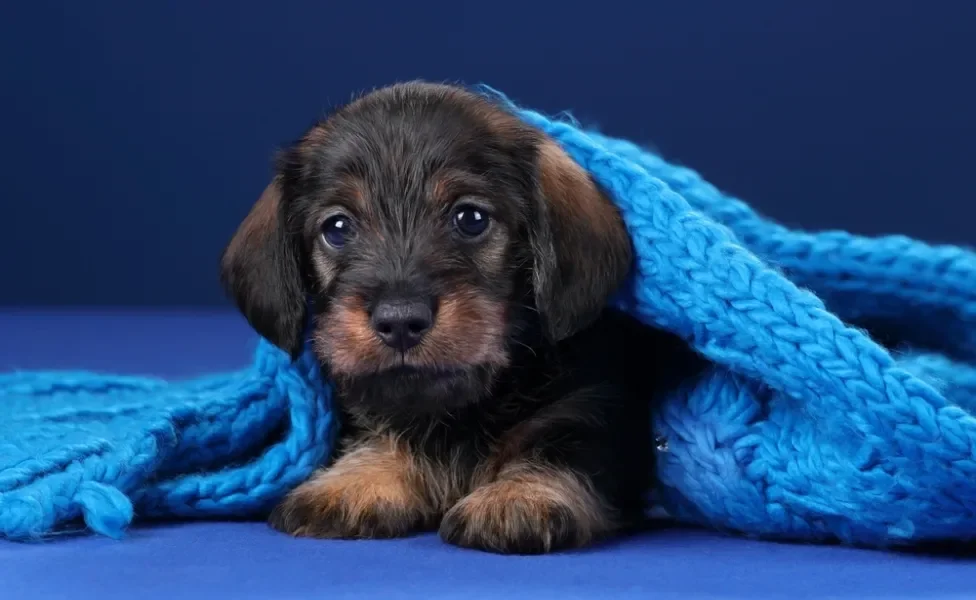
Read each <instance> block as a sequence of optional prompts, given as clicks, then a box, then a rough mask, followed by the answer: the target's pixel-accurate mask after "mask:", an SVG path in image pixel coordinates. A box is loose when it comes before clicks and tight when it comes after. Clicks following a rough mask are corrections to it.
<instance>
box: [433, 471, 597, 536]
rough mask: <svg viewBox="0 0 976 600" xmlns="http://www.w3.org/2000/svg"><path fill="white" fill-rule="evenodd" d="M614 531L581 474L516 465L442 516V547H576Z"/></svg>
mask: <svg viewBox="0 0 976 600" xmlns="http://www.w3.org/2000/svg"><path fill="white" fill-rule="evenodd" d="M614 528H615V523H614V513H613V510H612V509H611V508H610V507H609V506H607V504H606V502H605V500H604V499H603V498H601V497H600V495H599V493H598V492H596V490H594V489H593V485H592V482H591V481H590V480H589V478H588V477H587V476H586V475H582V474H580V473H577V472H575V471H573V470H572V469H571V468H569V467H566V466H556V465H550V464H545V463H539V462H533V461H531V460H521V461H519V462H516V463H512V464H510V465H509V466H508V467H506V468H505V469H504V470H503V471H502V473H501V474H500V475H499V477H498V479H497V480H495V481H493V482H491V483H489V484H487V485H484V486H481V487H479V488H477V489H475V490H474V491H473V492H472V493H471V494H469V495H468V496H465V497H464V498H462V499H461V501H460V502H458V503H457V504H455V505H454V507H453V508H451V510H449V511H448V512H447V514H446V515H445V516H444V519H443V521H442V522H441V527H440V535H441V537H442V539H444V540H445V541H446V542H449V543H452V544H456V545H458V546H463V547H467V548H473V549H478V550H487V551H491V552H499V553H503V554H542V553H546V552H550V551H553V550H560V549H564V548H571V547H580V546H584V545H586V544H588V543H589V542H590V541H592V540H594V539H596V538H598V537H602V536H603V535H605V534H607V533H609V532H611V531H612V530H613V529H614Z"/></svg>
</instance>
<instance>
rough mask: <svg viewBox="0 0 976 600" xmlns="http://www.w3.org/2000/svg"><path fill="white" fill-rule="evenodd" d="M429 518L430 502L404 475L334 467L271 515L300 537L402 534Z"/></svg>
mask: <svg viewBox="0 0 976 600" xmlns="http://www.w3.org/2000/svg"><path fill="white" fill-rule="evenodd" d="M427 521H429V514H428V511H427V510H425V505H424V503H423V502H422V500H421V498H420V497H419V495H418V494H417V493H416V492H415V490H413V489H411V488H410V486H408V485H407V483H406V482H405V481H403V480H402V479H400V478H397V477H382V476H380V477H377V473H375V472H374V473H363V474H356V473H354V472H352V473H350V472H338V473H330V472H329V471H325V472H324V473H322V474H321V475H319V476H317V477H315V478H314V479H311V480H310V481H308V482H306V483H304V484H302V485H300V486H298V487H297V488H295V490H294V491H292V492H291V493H290V494H289V495H288V496H287V497H286V498H285V499H284V500H282V502H281V503H280V504H278V506H277V507H276V508H275V509H274V510H273V511H272V513H271V517H270V519H269V522H270V524H271V526H272V527H274V528H275V529H277V530H278V531H282V532H284V533H287V534H290V535H294V536H296V537H312V538H333V539H370V538H393V537H401V536H405V535H407V534H409V533H411V532H413V531H416V530H417V529H420V528H421V527H423V526H424V525H425V523H426V522H427Z"/></svg>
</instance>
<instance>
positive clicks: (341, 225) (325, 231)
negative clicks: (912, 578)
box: [322, 215, 352, 249]
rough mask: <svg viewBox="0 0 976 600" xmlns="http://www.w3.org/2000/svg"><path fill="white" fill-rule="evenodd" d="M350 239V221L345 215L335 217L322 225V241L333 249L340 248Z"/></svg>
mask: <svg viewBox="0 0 976 600" xmlns="http://www.w3.org/2000/svg"><path fill="white" fill-rule="evenodd" d="M350 237H352V221H351V220H350V219H349V217H347V216H346V215H335V216H332V217H329V218H328V219H326V220H325V223H322V239H323V240H324V241H325V243H326V244H328V245H330V246H332V247H333V248H336V249H339V248H342V247H343V246H345V245H346V242H347V241H348V240H349V238H350Z"/></svg>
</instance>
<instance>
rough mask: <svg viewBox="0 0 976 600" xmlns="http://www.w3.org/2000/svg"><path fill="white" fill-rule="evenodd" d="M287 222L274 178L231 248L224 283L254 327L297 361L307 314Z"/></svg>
mask: <svg viewBox="0 0 976 600" xmlns="http://www.w3.org/2000/svg"><path fill="white" fill-rule="evenodd" d="M283 220H284V217H283V215H282V209H281V189H280V186H279V180H278V178H275V179H274V180H273V181H272V182H271V183H270V184H269V185H268V187H267V188H265V190H264V193H262V194H261V197H260V198H258V201H257V202H256V203H255V204H254V206H253V207H252V208H251V211H250V213H248V215H247V217H246V218H245V219H244V221H243V222H242V223H241V225H240V227H238V229H237V232H236V233H235V234H234V237H233V238H232V239H231V241H230V243H229V244H227V248H226V249H225V250H224V253H223V256H222V257H221V261H220V266H221V273H220V279H221V283H222V284H223V286H224V288H225V289H226V291H227V293H228V294H229V295H230V296H231V298H233V300H234V302H235V303H236V305H237V308H238V309H239V310H240V311H241V313H243V315H244V317H245V318H246V319H247V321H248V323H250V325H251V327H253V328H254V329H255V331H257V332H258V334H260V335H261V336H262V337H264V338H265V339H267V340H268V341H270V342H271V343H273V344H274V345H276V346H278V347H279V348H281V349H282V350H285V351H287V352H288V353H289V354H290V355H291V356H292V357H293V358H295V357H297V356H298V355H299V354H300V353H301V351H302V348H303V345H304V339H303V333H304V329H305V317H306V311H307V308H306V304H305V289H304V282H303V279H302V275H301V267H300V262H299V260H300V259H299V254H298V248H297V247H296V245H295V244H294V243H293V242H292V240H290V239H288V235H287V233H286V231H285V228H284V223H283Z"/></svg>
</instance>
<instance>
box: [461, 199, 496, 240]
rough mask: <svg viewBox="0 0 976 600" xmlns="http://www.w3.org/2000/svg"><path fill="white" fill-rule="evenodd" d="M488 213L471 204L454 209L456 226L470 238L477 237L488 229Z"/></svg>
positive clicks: (462, 233)
mask: <svg viewBox="0 0 976 600" xmlns="http://www.w3.org/2000/svg"><path fill="white" fill-rule="evenodd" d="M488 221H489V218H488V213H486V212H485V211H484V210H482V209H480V208H478V207H477V206H472V205H470V204H462V205H461V206H458V207H457V208H456V209H454V228H455V229H456V230H457V231H458V233H460V234H461V235H463V236H464V237H468V238H475V237H478V236H479V235H481V234H482V233H484V232H485V230H486V229H488Z"/></svg>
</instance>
